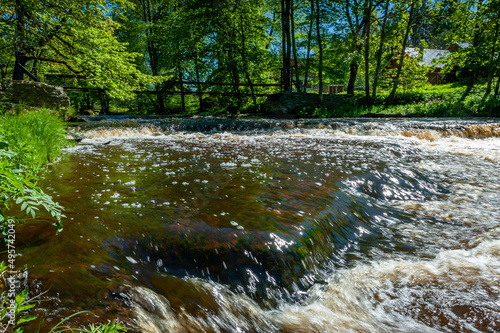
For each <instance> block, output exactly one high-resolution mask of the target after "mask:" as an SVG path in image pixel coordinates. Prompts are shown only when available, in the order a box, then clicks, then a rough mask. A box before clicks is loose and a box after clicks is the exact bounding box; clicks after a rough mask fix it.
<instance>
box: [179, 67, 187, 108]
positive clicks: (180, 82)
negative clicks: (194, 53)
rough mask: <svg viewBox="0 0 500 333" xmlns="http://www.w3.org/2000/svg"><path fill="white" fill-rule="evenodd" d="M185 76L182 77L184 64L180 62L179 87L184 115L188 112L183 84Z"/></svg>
mask: <svg viewBox="0 0 500 333" xmlns="http://www.w3.org/2000/svg"><path fill="white" fill-rule="evenodd" d="M182 80H183V75H182V64H181V62H180V61H179V85H180V90H181V110H182V113H185V112H186V101H185V100H184V84H183V83H182Z"/></svg>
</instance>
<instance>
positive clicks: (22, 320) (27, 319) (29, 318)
mask: <svg viewBox="0 0 500 333" xmlns="http://www.w3.org/2000/svg"><path fill="white" fill-rule="evenodd" d="M37 318H38V317H37V316H24V317H21V318H20V319H19V320H18V321H17V325H21V324H23V323H27V322H29V321H32V320H35V319H37Z"/></svg>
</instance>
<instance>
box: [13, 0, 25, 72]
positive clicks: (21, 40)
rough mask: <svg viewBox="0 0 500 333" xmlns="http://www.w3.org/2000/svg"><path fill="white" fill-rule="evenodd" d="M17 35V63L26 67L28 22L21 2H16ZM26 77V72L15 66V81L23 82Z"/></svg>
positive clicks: (19, 0) (18, 0)
mask: <svg viewBox="0 0 500 333" xmlns="http://www.w3.org/2000/svg"><path fill="white" fill-rule="evenodd" d="M15 10H16V16H17V17H16V34H17V40H16V44H15V45H14V47H15V48H16V53H17V55H18V61H16V65H17V64H19V65H21V66H23V67H24V66H25V65H26V61H27V60H26V54H25V50H24V45H25V42H26V36H25V32H26V21H25V13H24V10H23V6H22V4H21V0H16V6H15ZM23 77H24V72H23V71H22V70H21V68H20V67H19V66H14V73H13V75H12V79H13V80H22V79H23Z"/></svg>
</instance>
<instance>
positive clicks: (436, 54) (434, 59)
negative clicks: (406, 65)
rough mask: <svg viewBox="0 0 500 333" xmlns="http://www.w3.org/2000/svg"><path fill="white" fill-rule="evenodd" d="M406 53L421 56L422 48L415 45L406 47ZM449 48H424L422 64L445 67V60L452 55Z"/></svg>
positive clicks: (416, 56)
mask: <svg viewBox="0 0 500 333" xmlns="http://www.w3.org/2000/svg"><path fill="white" fill-rule="evenodd" d="M406 53H407V54H408V55H409V56H410V57H412V58H419V56H420V50H419V49H417V48H414V47H408V48H406ZM450 54H451V53H450V51H448V50H438V49H423V50H422V58H421V61H420V62H419V64H420V65H423V66H429V67H435V68H443V67H444V66H445V61H443V60H445V59H446V58H448V56H449V55H450Z"/></svg>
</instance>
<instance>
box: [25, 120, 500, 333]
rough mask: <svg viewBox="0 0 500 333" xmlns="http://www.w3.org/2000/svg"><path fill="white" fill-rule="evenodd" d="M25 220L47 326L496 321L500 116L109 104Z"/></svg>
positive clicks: (374, 327) (78, 129)
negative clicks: (180, 112)
mask: <svg viewBox="0 0 500 333" xmlns="http://www.w3.org/2000/svg"><path fill="white" fill-rule="evenodd" d="M70 132H71V135H73V136H75V137H79V138H81V139H82V140H81V142H80V143H79V144H78V145H76V146H75V147H71V148H68V149H66V150H65V153H64V156H63V158H62V159H61V160H60V161H57V162H56V163H53V164H52V165H51V166H50V168H49V170H48V172H47V173H46V174H44V177H43V179H42V180H41V182H40V185H41V186H42V188H44V189H45V191H46V192H47V193H49V194H51V195H52V196H53V197H54V199H55V200H56V201H58V202H59V203H60V204H62V205H63V206H64V207H65V208H66V212H65V214H66V215H67V219H65V220H64V230H63V231H62V232H61V233H59V234H57V235H56V233H55V228H54V227H53V226H52V225H51V223H52V221H51V220H50V218H49V217H47V216H42V217H41V218H40V219H38V220H37V221H36V222H34V223H28V224H25V225H23V226H22V227H20V228H18V230H17V233H18V235H17V239H18V243H17V248H18V252H19V253H20V255H19V256H18V257H17V258H16V264H17V265H18V266H20V267H22V266H23V265H25V264H26V265H28V266H30V267H32V268H31V269H30V270H29V277H30V281H31V290H32V291H33V292H34V293H42V292H45V293H44V294H43V295H42V296H41V298H42V299H45V301H44V302H42V303H41V304H40V305H39V306H38V307H37V309H38V310H36V313H37V314H38V315H40V316H42V313H43V312H44V311H47V313H48V316H47V322H46V325H45V326H44V327H45V328H46V329H48V327H49V326H50V325H54V323H55V322H57V321H58V320H60V319H61V318H64V317H65V316H68V315H71V314H72V313H74V312H76V311H79V310H90V311H92V313H91V314H89V313H87V314H82V315H79V316H76V317H74V318H72V319H71V320H70V321H69V323H71V324H72V325H84V324H87V323H88V322H101V323H103V322H107V321H108V320H112V319H118V320H120V321H122V322H123V323H124V324H125V325H126V326H128V327H130V328H131V329H130V330H129V332H494V331H499V330H500V301H499V299H500V298H499V294H500V237H499V236H500V177H499V171H500V121H499V120H498V119H465V120H459V119H447V120H435V119H375V120H363V119H327V120H258V119H243V118H241V119H217V118H184V119H169V118H159V117H153V118H127V117H114V118H111V119H109V118H104V117H102V118H100V117H87V118H86V122H84V123H83V122H82V123H78V124H75V126H73V127H72V128H71V129H70Z"/></svg>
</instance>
